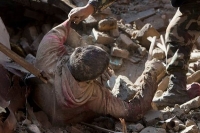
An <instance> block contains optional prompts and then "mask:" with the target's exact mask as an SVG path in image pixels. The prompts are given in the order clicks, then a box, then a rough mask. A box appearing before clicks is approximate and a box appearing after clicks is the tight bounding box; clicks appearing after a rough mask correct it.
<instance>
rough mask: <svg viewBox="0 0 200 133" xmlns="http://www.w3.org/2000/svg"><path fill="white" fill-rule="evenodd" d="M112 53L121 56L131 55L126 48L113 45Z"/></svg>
mask: <svg viewBox="0 0 200 133" xmlns="http://www.w3.org/2000/svg"><path fill="white" fill-rule="evenodd" d="M111 55H112V56H116V57H121V58H128V57H129V51H128V50H126V49H121V48H118V47H112V49H111Z"/></svg>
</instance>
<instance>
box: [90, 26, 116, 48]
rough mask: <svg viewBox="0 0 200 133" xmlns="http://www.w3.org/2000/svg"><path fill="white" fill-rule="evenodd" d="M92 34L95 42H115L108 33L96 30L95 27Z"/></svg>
mask: <svg viewBox="0 0 200 133" xmlns="http://www.w3.org/2000/svg"><path fill="white" fill-rule="evenodd" d="M92 35H93V36H94V38H95V41H96V43H100V44H112V43H114V42H115V40H114V38H112V37H111V36H109V35H108V34H105V33H103V32H99V31H97V30H96V29H95V28H93V29H92Z"/></svg>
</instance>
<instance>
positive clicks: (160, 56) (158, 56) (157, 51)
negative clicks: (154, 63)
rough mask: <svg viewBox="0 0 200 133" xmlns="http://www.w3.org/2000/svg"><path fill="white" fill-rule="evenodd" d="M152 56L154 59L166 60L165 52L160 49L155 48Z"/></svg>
mask: <svg viewBox="0 0 200 133" xmlns="http://www.w3.org/2000/svg"><path fill="white" fill-rule="evenodd" d="M152 56H153V58H156V59H158V60H162V59H164V58H165V52H164V51H163V50H162V49H160V48H155V49H154V50H153V52H152Z"/></svg>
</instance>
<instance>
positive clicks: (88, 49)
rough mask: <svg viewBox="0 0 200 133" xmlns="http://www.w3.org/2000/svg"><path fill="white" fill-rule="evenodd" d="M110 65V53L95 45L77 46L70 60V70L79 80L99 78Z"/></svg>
mask: <svg viewBox="0 0 200 133" xmlns="http://www.w3.org/2000/svg"><path fill="white" fill-rule="evenodd" d="M108 65H109V55H108V53H107V52H105V51H104V50H103V49H102V48H100V47H98V46H93V45H88V46H84V47H77V48H76V49H75V51H74V52H73V53H72V54H71V56H70V58H69V61H68V67H69V70H70V72H71V74H72V75H73V77H74V78H75V79H76V80H78V81H87V80H93V79H95V78H97V77H98V76H100V75H101V74H102V73H103V72H104V71H105V70H106V69H107V67H108Z"/></svg>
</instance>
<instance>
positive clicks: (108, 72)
mask: <svg viewBox="0 0 200 133" xmlns="http://www.w3.org/2000/svg"><path fill="white" fill-rule="evenodd" d="M112 76H115V72H114V70H113V69H112V68H110V67H108V68H107V69H106V71H105V72H104V73H103V74H102V75H101V77H102V79H103V80H104V81H108V80H109V79H110V78H111V77H112Z"/></svg>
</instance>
